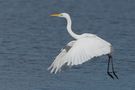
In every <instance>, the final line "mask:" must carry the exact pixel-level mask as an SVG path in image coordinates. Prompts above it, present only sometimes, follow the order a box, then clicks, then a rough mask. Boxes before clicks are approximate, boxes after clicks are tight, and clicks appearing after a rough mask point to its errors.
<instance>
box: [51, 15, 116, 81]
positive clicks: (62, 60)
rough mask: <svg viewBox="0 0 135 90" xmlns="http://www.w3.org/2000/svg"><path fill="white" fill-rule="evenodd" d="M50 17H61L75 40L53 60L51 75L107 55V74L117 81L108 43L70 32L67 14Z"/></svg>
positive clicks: (110, 47)
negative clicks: (64, 67)
mask: <svg viewBox="0 0 135 90" xmlns="http://www.w3.org/2000/svg"><path fill="white" fill-rule="evenodd" d="M51 16H57V17H62V18H65V19H66V20H67V31H68V33H69V34H70V35H71V36H72V37H73V38H74V39H75V40H73V41H71V42H69V43H68V44H67V45H66V46H65V47H64V48H63V49H61V52H60V53H59V55H58V56H57V57H56V58H55V60H54V61H53V63H52V64H51V65H50V67H49V68H48V70H50V69H51V71H50V72H51V73H57V72H58V71H61V68H62V66H64V65H67V66H73V65H79V64H82V63H84V62H86V61H88V60H91V59H92V58H93V57H97V56H101V55H108V58H109V59H108V67H107V74H108V75H109V76H110V77H111V78H113V79H114V77H113V75H112V74H111V73H113V74H114V76H115V77H116V78H117V79H118V76H117V75H116V74H115V72H114V68H113V61H112V55H111V53H112V46H111V44H110V43H109V42H107V41H105V40H103V39H101V38H100V37H98V36H96V35H94V34H90V33H84V34H81V35H78V34H75V33H74V32H73V31H72V28H71V25H72V21H71V18H70V15H69V14H68V13H59V14H51ZM110 63H111V65H112V72H110V71H109V67H110Z"/></svg>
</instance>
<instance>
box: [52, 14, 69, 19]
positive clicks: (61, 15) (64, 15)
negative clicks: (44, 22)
mask: <svg viewBox="0 0 135 90" xmlns="http://www.w3.org/2000/svg"><path fill="white" fill-rule="evenodd" d="M50 16H55V17H63V18H65V17H69V14H67V13H54V14H51V15H50Z"/></svg>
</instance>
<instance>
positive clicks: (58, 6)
mask: <svg viewBox="0 0 135 90" xmlns="http://www.w3.org/2000/svg"><path fill="white" fill-rule="evenodd" d="M55 12H67V13H70V14H71V17H72V20H73V29H74V31H75V32H76V33H78V34H81V33H85V32H88V33H94V34H97V35H98V36H100V37H102V38H104V39H105V40H107V41H109V42H111V43H112V45H113V48H114V53H113V56H114V65H115V69H116V71H117V74H118V76H119V80H117V79H115V80H112V79H111V78H110V77H109V76H108V75H107V74H106V67H107V60H106V59H107V57H105V56H102V57H98V58H94V59H93V60H92V61H88V62H86V63H84V64H83V65H79V66H77V67H73V68H71V69H66V70H63V71H62V72H61V73H58V74H56V75H54V74H50V73H49V71H47V70H46V69H47V67H48V66H49V65H50V64H51V63H52V61H53V59H54V57H55V56H56V55H57V54H58V53H59V50H60V49H61V48H62V47H63V46H64V45H65V44H66V43H68V42H69V41H70V40H72V38H71V36H69V34H68V33H67V31H66V22H65V20H64V19H61V18H56V17H50V16H49V15H50V14H52V13H55ZM134 45H135V0H115V1H114V0H0V90H134V89H135V70H134V68H135V46H134Z"/></svg>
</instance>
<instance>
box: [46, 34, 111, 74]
mask: <svg viewBox="0 0 135 90" xmlns="http://www.w3.org/2000/svg"><path fill="white" fill-rule="evenodd" d="M67 46H68V45H67ZM110 52H111V44H110V43H108V42H106V41H104V40H103V39H101V38H99V37H97V36H91V37H85V38H81V39H78V40H77V41H76V42H73V43H72V46H71V47H70V49H68V51H66V49H63V50H62V52H61V53H60V54H59V55H58V56H57V57H56V59H55V60H54V62H53V63H52V65H51V66H50V68H49V69H51V68H52V70H51V73H52V72H55V73H56V72H57V71H58V70H60V69H61V67H62V66H63V65H64V64H67V65H68V66H73V65H78V64H82V63H84V62H86V61H88V60H90V59H91V58H93V57H97V56H101V55H105V54H108V53H110Z"/></svg>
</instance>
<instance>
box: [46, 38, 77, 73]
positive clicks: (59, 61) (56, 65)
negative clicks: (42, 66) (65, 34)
mask: <svg viewBox="0 0 135 90" xmlns="http://www.w3.org/2000/svg"><path fill="white" fill-rule="evenodd" d="M74 43H75V41H71V42H69V43H68V44H67V45H66V46H65V47H64V48H62V49H61V52H60V53H59V55H58V56H57V57H56V58H55V60H54V61H53V63H52V64H51V65H50V66H49V68H48V70H50V69H51V73H53V72H55V73H56V72H57V71H60V70H61V69H60V68H61V67H62V66H63V65H64V64H65V63H66V62H65V61H64V57H65V56H66V54H67V52H68V51H69V50H70V49H71V47H72V46H73V44H74Z"/></svg>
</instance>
